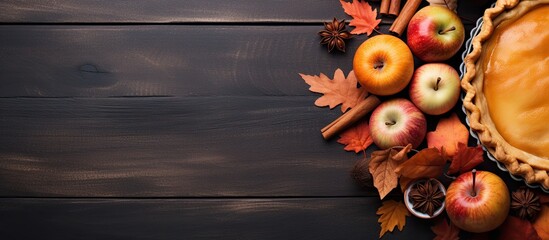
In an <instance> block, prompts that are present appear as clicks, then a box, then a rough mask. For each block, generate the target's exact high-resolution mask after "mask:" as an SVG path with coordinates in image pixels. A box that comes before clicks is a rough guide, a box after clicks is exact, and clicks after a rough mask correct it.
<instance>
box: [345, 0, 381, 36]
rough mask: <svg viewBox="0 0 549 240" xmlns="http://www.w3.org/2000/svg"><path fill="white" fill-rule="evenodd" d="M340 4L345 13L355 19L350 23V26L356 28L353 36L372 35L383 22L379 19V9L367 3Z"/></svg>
mask: <svg viewBox="0 0 549 240" xmlns="http://www.w3.org/2000/svg"><path fill="white" fill-rule="evenodd" d="M339 2H340V3H341V7H343V10H344V11H345V13H347V14H349V16H351V17H353V20H351V22H350V23H349V26H353V27H355V28H354V29H353V30H352V31H351V33H352V34H362V33H366V35H370V34H372V32H373V31H374V29H375V28H376V27H377V25H379V23H380V22H381V19H377V9H374V8H373V7H372V6H370V4H368V2H366V1H362V2H359V1H353V2H352V3H349V2H345V1H343V0H340V1H339Z"/></svg>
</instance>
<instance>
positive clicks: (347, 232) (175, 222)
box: [0, 198, 434, 240]
mask: <svg viewBox="0 0 549 240" xmlns="http://www.w3.org/2000/svg"><path fill="white" fill-rule="evenodd" d="M380 205H381V202H380V201H379V200H378V199H375V198H336V199H333V198H327V199H233V200H231V199H219V200H209V199H195V200H193V199H187V200H185V199H183V200H180V199H159V200H154V199H151V200H143V199H137V200H136V199H129V200H127V199H126V200H124V199H120V200H116V199H106V200H101V199H1V200H0V234H1V235H2V236H3V237H4V238H6V239H139V240H145V239H155V240H156V239H330V240H332V239H378V235H379V231H380V226H379V224H378V223H377V217H376V214H375V211H376V209H377V208H378V207H379V206H380ZM406 221H407V222H406V226H405V228H404V230H403V231H402V232H400V231H398V229H395V231H394V232H393V233H387V234H386V235H385V237H384V238H383V239H410V236H414V238H415V239H432V238H433V236H434V234H433V233H432V232H431V231H430V229H429V227H430V224H431V223H429V222H428V221H423V220H421V219H418V218H412V217H407V218H406Z"/></svg>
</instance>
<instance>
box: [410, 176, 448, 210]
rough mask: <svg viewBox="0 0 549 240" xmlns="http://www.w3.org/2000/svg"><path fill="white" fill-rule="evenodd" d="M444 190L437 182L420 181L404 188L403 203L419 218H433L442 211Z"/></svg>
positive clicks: (432, 180) (434, 180) (433, 180)
mask: <svg viewBox="0 0 549 240" xmlns="http://www.w3.org/2000/svg"><path fill="white" fill-rule="evenodd" d="M445 197H446V188H445V187H444V185H442V183H441V182H439V181H438V180H436V179H434V178H431V179H420V180H417V181H415V182H413V183H411V184H410V185H408V187H407V188H406V191H405V192H404V203H405V205H406V207H407V208H408V210H409V211H410V212H411V213H412V214H413V215H414V216H416V217H419V218H434V217H436V216H438V215H440V214H441V213H442V212H443V211H444V206H445V202H444V199H445Z"/></svg>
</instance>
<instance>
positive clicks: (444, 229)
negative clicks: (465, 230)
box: [431, 219, 459, 240]
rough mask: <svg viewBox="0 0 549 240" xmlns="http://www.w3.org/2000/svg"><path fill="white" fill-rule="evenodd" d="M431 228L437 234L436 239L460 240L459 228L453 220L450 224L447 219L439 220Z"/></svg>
mask: <svg viewBox="0 0 549 240" xmlns="http://www.w3.org/2000/svg"><path fill="white" fill-rule="evenodd" d="M431 230H432V231H433V233H435V234H436V236H435V238H434V240H459V228H458V227H456V225H454V224H453V223H452V222H450V224H448V221H447V220H446V219H441V220H440V221H438V223H437V224H435V225H434V226H432V227H431Z"/></svg>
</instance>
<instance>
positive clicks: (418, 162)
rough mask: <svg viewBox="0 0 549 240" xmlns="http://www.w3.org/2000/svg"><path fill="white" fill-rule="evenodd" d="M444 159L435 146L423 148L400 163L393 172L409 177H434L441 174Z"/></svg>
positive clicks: (444, 162)
mask: <svg viewBox="0 0 549 240" xmlns="http://www.w3.org/2000/svg"><path fill="white" fill-rule="evenodd" d="M445 164H446V160H445V159H444V158H443V157H442V155H441V154H440V151H438V149H436V148H425V149H422V150H421V151H419V152H418V153H416V154H415V155H414V156H413V157H411V158H410V159H409V160H408V161H406V162H404V163H402V164H400V165H399V166H398V167H397V168H396V169H395V173H396V174H398V175H400V176H404V177H407V178H411V179H418V178H436V177H438V176H439V175H440V174H442V170H443V168H444V165H445Z"/></svg>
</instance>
